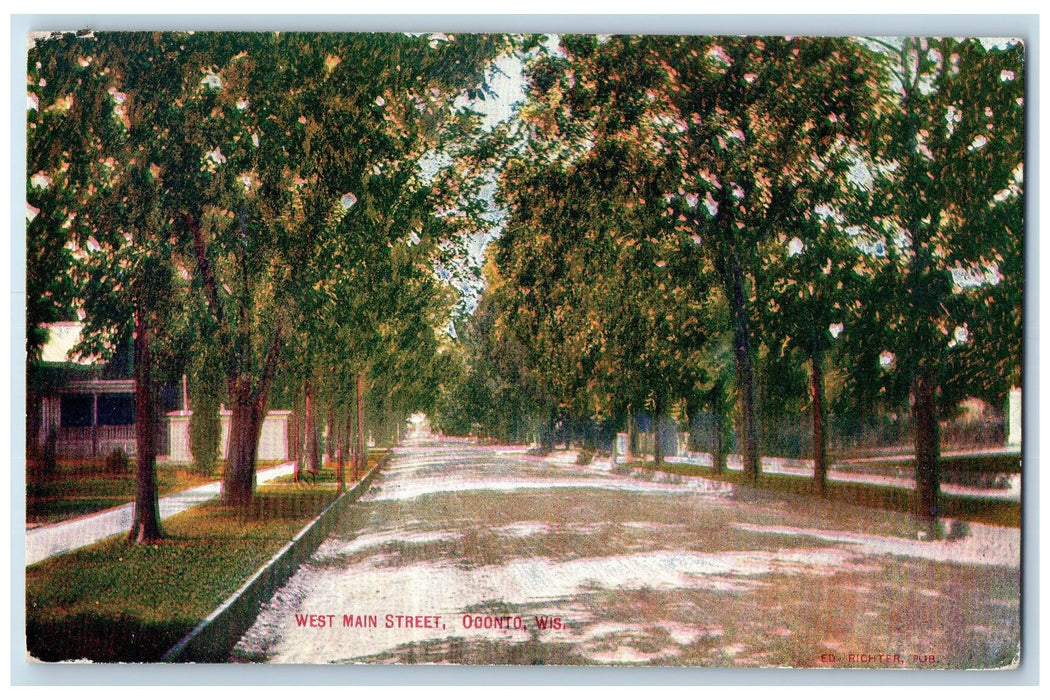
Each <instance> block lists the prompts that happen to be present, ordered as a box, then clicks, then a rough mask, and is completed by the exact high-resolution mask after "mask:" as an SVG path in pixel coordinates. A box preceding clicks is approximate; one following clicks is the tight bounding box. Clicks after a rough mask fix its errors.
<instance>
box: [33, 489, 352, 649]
mask: <svg viewBox="0 0 1050 700" xmlns="http://www.w3.org/2000/svg"><path fill="white" fill-rule="evenodd" d="M337 496H338V493H337V491H336V488H335V485H334V484H329V483H325V484H320V483H319V484H298V485H295V484H272V485H271V484H267V485H264V486H261V487H259V489H258V490H257V492H256V498H255V500H254V503H253V505H252V507H251V509H250V510H249V511H248V512H247V513H242V512H241V511H239V510H237V509H233V508H228V507H225V506H222V505H221V504H220V503H219V502H218V501H211V502H209V503H205V504H203V505H200V506H197V507H196V508H192V509H190V510H188V511H186V512H184V513H181V514H179V515H176V516H174V517H172V518H169V519H167V520H165V521H164V529H165V532H166V534H167V535H168V539H166V540H164V541H163V542H161V543H159V544H157V545H151V546H133V545H129V544H127V543H126V542H125V541H124V540H123V538H122V537H114V538H110V539H108V540H106V541H104V542H100V543H98V544H96V545H94V546H91V547H86V548H84V549H81V550H78V551H76V552H72V553H70V554H67V555H63V556H59V557H55V558H52V559H48V560H47V561H44V562H41V563H40V564H37V565H35V566H32V567H29V568H27V569H26V645H27V649H28V651H29V653H30V654H31V655H33V656H34V657H35V658H37V659H40V660H42V661H58V660H67V659H90V660H92V661H110V662H112V661H156V660H158V659H159V658H160V657H161V656H162V655H163V654H164V653H165V652H166V651H168V649H170V648H171V647H172V646H174V645H175V644H176V643H177V642H179V640H181V639H182V638H183V637H185V636H186V635H187V634H188V633H189V632H190V631H191V630H193V629H194V627H196V626H197V624H198V623H199V622H200V621H201V620H203V619H205V618H206V617H207V616H208V615H209V614H211V613H212V611H213V610H215V609H216V608H217V607H218V606H219V605H221V604H222V603H223V602H224V601H225V600H227V599H228V598H229V597H230V596H231V595H232V594H233V593H234V592H235V591H236V590H237V589H238V588H239V587H240V586H241V585H242V584H243V583H244V582H245V581H246V580H248V579H249V578H250V577H251V576H252V575H253V574H254V573H255V572H256V571H257V570H258V569H259V568H260V567H261V566H263V565H264V564H266V563H267V562H268V561H269V560H270V559H271V558H272V557H273V555H274V554H276V553H277V552H278V551H279V550H280V549H281V548H282V547H284V546H285V545H286V544H287V543H288V541H289V540H290V539H291V538H292V537H294V536H295V535H296V534H297V533H299V532H300V530H302V528H303V526H304V525H306V524H307V523H308V522H310V521H311V520H313V519H314V518H315V517H317V516H318V515H319V514H320V513H321V512H322V511H323V510H324V509H325V508H326V507H327V506H328V505H330V504H331V503H332V502H333V501H334V500H335V498H336V497H337Z"/></svg>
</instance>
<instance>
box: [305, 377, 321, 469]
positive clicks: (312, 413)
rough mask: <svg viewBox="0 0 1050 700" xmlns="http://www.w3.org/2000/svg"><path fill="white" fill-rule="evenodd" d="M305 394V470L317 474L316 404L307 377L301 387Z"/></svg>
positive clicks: (311, 385) (318, 457)
mask: <svg viewBox="0 0 1050 700" xmlns="http://www.w3.org/2000/svg"><path fill="white" fill-rule="evenodd" d="M303 391H304V393H305V395H306V471H307V472H309V473H310V474H311V475H313V476H317V472H318V470H319V469H320V462H321V450H320V445H319V444H318V441H317V428H318V425H317V406H316V405H315V404H316V401H315V400H314V387H313V383H312V382H311V381H310V380H309V379H307V380H306V384H305V386H304V388H303Z"/></svg>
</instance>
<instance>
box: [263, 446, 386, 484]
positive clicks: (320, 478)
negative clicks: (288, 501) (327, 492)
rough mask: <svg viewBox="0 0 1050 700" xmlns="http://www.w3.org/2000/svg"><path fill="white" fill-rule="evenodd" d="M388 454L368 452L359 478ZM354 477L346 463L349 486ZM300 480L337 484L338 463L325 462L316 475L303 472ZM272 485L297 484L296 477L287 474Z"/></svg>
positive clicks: (384, 451) (275, 480)
mask: <svg viewBox="0 0 1050 700" xmlns="http://www.w3.org/2000/svg"><path fill="white" fill-rule="evenodd" d="M387 452H389V450H386V449H381V448H377V449H370V450H368V464H367V465H366V466H365V468H364V470H363V471H362V472H361V473H360V474H358V476H359V477H360V476H364V475H365V474H367V473H368V470H369V469H371V468H372V467H374V466H375V465H377V464H379V462H380V460H382V459H383V457H384V456H385V455H386V454H387ZM353 475H354V468H353V467H352V466H350V463H349V462H347V463H345V464H344V465H343V478H344V479H346V482H347V483H348V484H349V483H351V477H353ZM299 479H300V483H303V482H305V483H313V484H321V483H330V484H334V483H336V482H337V481H338V479H339V474H338V472H337V471H336V463H335V462H331V461H328V460H325V462H324V465H323V466H322V467H321V469H320V470H318V472H317V473H316V474H310V473H308V472H305V471H304V472H302V473H301V474H300V475H299ZM270 483H273V484H294V483H295V475H294V474H286V475H284V476H281V477H278V478H276V479H274V480H273V481H272V482H270Z"/></svg>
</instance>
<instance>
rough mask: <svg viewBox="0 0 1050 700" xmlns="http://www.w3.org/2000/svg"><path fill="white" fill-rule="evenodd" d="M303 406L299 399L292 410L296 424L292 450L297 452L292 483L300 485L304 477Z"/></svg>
mask: <svg viewBox="0 0 1050 700" xmlns="http://www.w3.org/2000/svg"><path fill="white" fill-rule="evenodd" d="M302 413H303V411H302V404H300V403H299V399H298V397H296V400H295V406H293V410H292V421H293V423H294V424H295V428H294V430H295V434H294V436H293V437H292V445H293V446H292V450H293V451H294V452H295V467H294V471H293V473H292V481H294V482H295V483H297V484H298V483H299V481H300V480H301V479H302V476H303V417H302Z"/></svg>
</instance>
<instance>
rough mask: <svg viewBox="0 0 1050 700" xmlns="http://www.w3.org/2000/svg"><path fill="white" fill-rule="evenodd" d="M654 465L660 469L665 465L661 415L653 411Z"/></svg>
mask: <svg viewBox="0 0 1050 700" xmlns="http://www.w3.org/2000/svg"><path fill="white" fill-rule="evenodd" d="M653 414H654V415H653V464H655V465H656V468H657V469H659V468H660V467H662V466H663V464H664V446H663V444H662V441H661V438H662V437H663V431H662V430H661V429H660V414H659V412H658V411H653Z"/></svg>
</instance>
